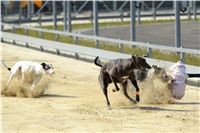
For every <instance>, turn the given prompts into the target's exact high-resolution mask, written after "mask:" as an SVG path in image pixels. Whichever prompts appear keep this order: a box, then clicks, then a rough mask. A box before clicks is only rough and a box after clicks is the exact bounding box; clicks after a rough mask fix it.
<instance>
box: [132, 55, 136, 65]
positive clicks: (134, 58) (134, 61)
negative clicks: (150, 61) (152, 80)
mask: <svg viewBox="0 0 200 133" xmlns="http://www.w3.org/2000/svg"><path fill="white" fill-rule="evenodd" d="M132 59H133V66H136V65H137V61H136V60H137V55H136V56H135V55H132Z"/></svg>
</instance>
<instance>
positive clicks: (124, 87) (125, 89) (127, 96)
mask: <svg viewBox="0 0 200 133" xmlns="http://www.w3.org/2000/svg"><path fill="white" fill-rule="evenodd" d="M121 84H122V88H123V92H124V96H125V97H126V98H127V99H129V100H130V101H132V102H133V103H135V104H136V103H137V102H136V101H135V100H134V99H132V98H131V97H130V96H129V95H128V93H127V84H128V82H127V80H126V81H125V82H123V83H121Z"/></svg>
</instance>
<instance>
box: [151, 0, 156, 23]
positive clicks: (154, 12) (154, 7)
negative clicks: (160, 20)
mask: <svg viewBox="0 0 200 133" xmlns="http://www.w3.org/2000/svg"><path fill="white" fill-rule="evenodd" d="M155 3H156V1H152V10H153V19H154V20H156V5H155Z"/></svg>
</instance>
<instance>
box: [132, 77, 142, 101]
mask: <svg viewBox="0 0 200 133" xmlns="http://www.w3.org/2000/svg"><path fill="white" fill-rule="evenodd" d="M131 82H132V84H133V85H134V86H135V88H136V94H135V97H136V101H137V102H139V101H140V95H139V91H140V88H139V87H138V85H137V81H136V80H131Z"/></svg>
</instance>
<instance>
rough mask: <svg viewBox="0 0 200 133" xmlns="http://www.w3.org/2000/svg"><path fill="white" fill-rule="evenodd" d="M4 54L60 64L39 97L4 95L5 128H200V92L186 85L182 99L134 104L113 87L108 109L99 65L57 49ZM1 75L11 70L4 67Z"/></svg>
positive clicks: (12, 49) (191, 132)
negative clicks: (102, 89) (77, 58)
mask: <svg viewBox="0 0 200 133" xmlns="http://www.w3.org/2000/svg"><path fill="white" fill-rule="evenodd" d="M1 46H2V48H3V50H2V55H3V59H5V60H9V61H6V64H8V65H12V64H14V63H15V62H16V60H38V61H39V62H42V61H41V60H46V62H48V63H52V64H53V65H54V67H55V71H56V74H55V75H54V77H53V80H52V83H51V85H50V88H49V90H48V91H47V92H46V93H45V94H44V95H43V96H42V97H40V98H16V97H2V98H1V99H2V117H3V119H2V126H3V132H5V133H6V132H20V133H21V132H24V133H27V132H34V133H36V132H98V131H100V132H111V131H115V132H134V131H135V132H144V133H146V132H148V133H150V132H176V133H177V132H180V133H183V132H185V133H198V132H199V131H200V129H199V125H200V123H199V119H200V118H199V117H200V116H199V113H200V111H199V106H200V101H199V97H200V95H199V93H200V91H199V90H198V89H192V88H194V87H190V86H187V89H186V95H185V97H184V98H183V99H182V100H180V101H179V103H177V104H138V105H134V104H132V103H130V102H129V101H127V100H126V98H124V96H123V95H122V94H121V93H117V92H116V93H113V92H112V87H113V86H110V87H109V88H110V89H109V97H110V101H111V105H112V110H107V108H106V104H105V98H104V96H103V93H102V91H101V89H100V87H99V84H98V80H97V76H98V74H99V67H96V66H95V65H93V64H91V63H86V62H82V61H78V60H75V59H70V58H64V57H60V56H56V55H52V54H47V53H41V52H38V51H34V50H30V49H26V48H21V47H16V46H12V45H1ZM0 70H1V71H0V72H1V76H0V78H1V80H2V81H6V80H7V79H8V74H9V72H7V71H6V70H5V69H2V68H1V67H0Z"/></svg>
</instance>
